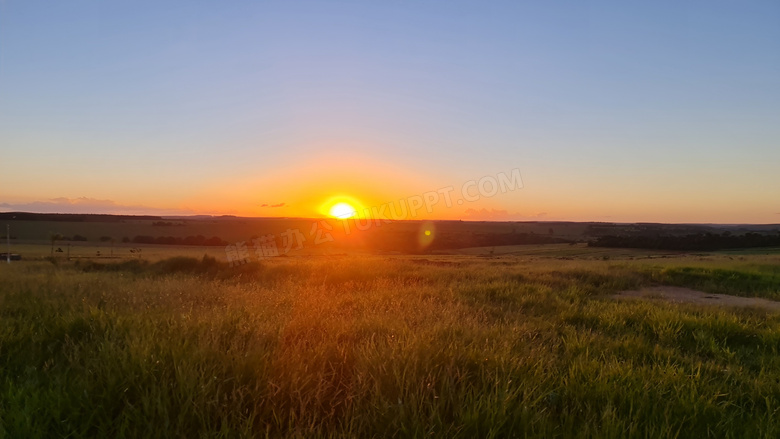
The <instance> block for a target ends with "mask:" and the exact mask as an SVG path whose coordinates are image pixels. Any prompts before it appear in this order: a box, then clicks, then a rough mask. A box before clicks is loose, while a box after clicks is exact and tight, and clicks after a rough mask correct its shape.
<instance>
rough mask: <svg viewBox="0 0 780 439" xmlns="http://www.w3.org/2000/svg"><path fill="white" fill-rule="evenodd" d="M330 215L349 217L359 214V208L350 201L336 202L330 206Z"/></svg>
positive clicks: (341, 217) (339, 217)
mask: <svg viewBox="0 0 780 439" xmlns="http://www.w3.org/2000/svg"><path fill="white" fill-rule="evenodd" d="M328 213H329V214H330V216H332V217H334V218H338V219H349V218H353V217H355V216H356V215H357V209H355V208H354V207H353V206H352V205H351V204H349V203H343V202H342V203H336V204H334V205H333V207H331V208H330V211H329V212H328Z"/></svg>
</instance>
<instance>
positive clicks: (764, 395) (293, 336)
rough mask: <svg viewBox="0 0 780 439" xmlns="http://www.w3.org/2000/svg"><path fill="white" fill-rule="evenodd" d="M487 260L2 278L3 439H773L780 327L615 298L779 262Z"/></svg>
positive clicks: (120, 266) (746, 277)
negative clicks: (254, 438) (634, 290)
mask: <svg viewBox="0 0 780 439" xmlns="http://www.w3.org/2000/svg"><path fill="white" fill-rule="evenodd" d="M561 251H562V252H563V251H564V247H561ZM568 251H572V249H569V250H568ZM465 253H468V252H465ZM477 253H478V254H481V256H480V255H469V254H459V255H432V256H425V257H380V256H360V257H358V256H320V257H309V258H304V257H289V258H276V259H273V260H269V261H263V262H262V263H251V264H247V265H242V266H238V267H233V268H230V267H227V266H226V264H224V263H223V262H220V260H218V259H212V258H210V257H206V258H202V259H201V258H198V259H188V258H183V257H174V258H170V259H163V258H152V260H151V261H145V260H134V259H127V260H117V261H114V260H103V261H101V260H92V261H90V260H87V259H79V260H76V261H65V260H63V259H58V260H56V261H54V263H52V262H49V261H44V260H33V261H22V262H20V263H14V264H11V265H10V266H8V265H6V264H1V265H2V266H0V279H2V284H1V285H0V313H2V317H1V318H0V435H1V436H4V437H64V436H67V437H84V436H111V437H114V436H117V437H139V436H144V437H160V436H167V437H170V436H175V437H185V436H186V437H241V436H245V437H249V436H260V437H264V436H267V437H407V436H415V437H422V436H426V437H464V438H468V437H525V436H536V437H554V436H559V437H778V436H779V435H780V421H778V420H777V419H780V418H779V417H778V413H777V411H778V409H780V357H779V356H778V350H779V349H780V314H777V313H770V312H768V311H765V310H761V309H728V308H721V307H702V306H694V305H675V304H668V303H663V302H660V303H659V302H646V301H615V300H612V299H611V298H610V297H609V296H610V294H612V293H615V292H617V291H621V290H625V289H631V288H637V287H640V286H647V285H656V284H664V285H679V286H686V287H691V288H697V289H701V290H704V291H708V292H713V293H715V292H717V293H726V294H736V295H747V296H756V297H765V298H770V299H776V300H780V255H777V253H771V252H770V253H769V254H748V253H750V252H745V253H744V254H737V253H734V252H732V253H730V254H704V255H695V256H690V255H689V256H683V255H677V256H675V257H667V258H660V257H650V256H648V255H640V254H636V253H631V252H629V253H625V252H620V251H615V252H614V253H611V254H598V255H591V254H590V253H587V252H586V253H585V254H579V255H578V254H560V253H553V254H550V253H549V252H548V253H544V252H541V253H539V252H537V253H530V252H525V253H524V252H523V251H522V249H516V250H515V251H514V252H507V254H503V255H500V256H498V255H497V256H493V257H485V255H484V253H482V252H477ZM170 256H172V255H170ZM604 256H608V258H606V259H605V258H604Z"/></svg>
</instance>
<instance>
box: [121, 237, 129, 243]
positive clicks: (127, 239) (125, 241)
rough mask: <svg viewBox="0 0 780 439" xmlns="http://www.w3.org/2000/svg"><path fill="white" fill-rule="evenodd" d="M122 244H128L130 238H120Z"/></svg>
mask: <svg viewBox="0 0 780 439" xmlns="http://www.w3.org/2000/svg"><path fill="white" fill-rule="evenodd" d="M122 242H124V243H127V242H130V238H128V237H127V236H124V237H122Z"/></svg>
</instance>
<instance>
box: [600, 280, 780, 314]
mask: <svg viewBox="0 0 780 439" xmlns="http://www.w3.org/2000/svg"><path fill="white" fill-rule="evenodd" d="M612 297H614V298H616V299H660V300H666V301H669V302H675V303H696V304H701V305H720V306H735V307H754V308H763V309H769V310H778V311H780V302H776V301H774V300H767V299H760V298H758V297H739V296H729V295H727V294H710V293H705V292H704V291H697V290H692V289H690V288H682V287H669V286H657V287H646V288H642V289H640V290H634V291H621V292H619V293H617V294H615V295H614V296H612Z"/></svg>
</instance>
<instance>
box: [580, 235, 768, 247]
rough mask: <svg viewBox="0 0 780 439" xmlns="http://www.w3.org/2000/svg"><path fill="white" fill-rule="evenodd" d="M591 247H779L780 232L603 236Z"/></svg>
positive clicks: (592, 242) (591, 244) (591, 243)
mask: <svg viewBox="0 0 780 439" xmlns="http://www.w3.org/2000/svg"><path fill="white" fill-rule="evenodd" d="M588 246H590V247H620V248H643V249H653V250H681V251H694V250H704V251H710V250H727V249H734V248H751V247H780V233H778V234H776V235H764V234H760V233H752V232H751V233H745V234H744V235H732V234H731V233H729V232H724V233H723V234H720V235H718V234H714V233H699V234H691V235H685V236H668V235H667V236H602V237H600V238H598V239H596V240H595V241H591V242H590V243H588Z"/></svg>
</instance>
